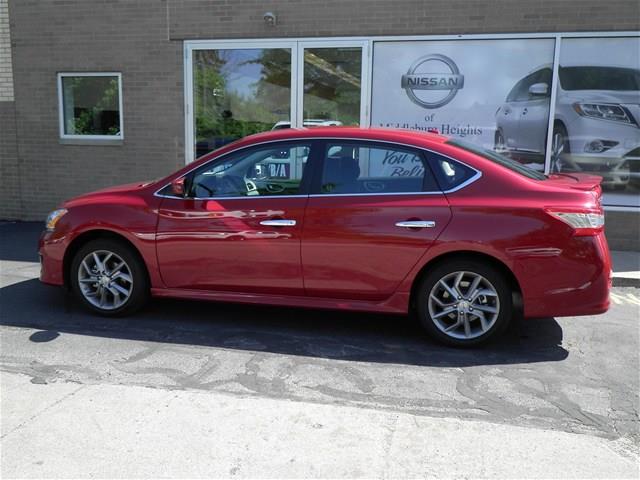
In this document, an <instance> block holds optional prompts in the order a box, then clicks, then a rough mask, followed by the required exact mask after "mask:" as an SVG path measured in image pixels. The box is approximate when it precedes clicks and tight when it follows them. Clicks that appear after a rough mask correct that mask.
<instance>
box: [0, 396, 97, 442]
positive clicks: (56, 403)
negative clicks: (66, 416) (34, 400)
mask: <svg viewBox="0 0 640 480" xmlns="http://www.w3.org/2000/svg"><path fill="white" fill-rule="evenodd" d="M85 387H86V385H80V386H79V387H78V388H76V389H75V390H74V391H72V392H69V393H67V394H66V395H63V396H62V397H60V398H59V399H58V400H56V401H55V402H53V403H52V404H50V405H48V406H46V407H45V408H43V409H42V410H40V411H39V412H37V413H35V414H33V415H32V416H30V417H29V418H28V419H26V420H24V421H23V422H20V423H19V424H18V425H16V426H15V427H14V428H13V429H11V430H10V431H8V432H6V433H4V434H2V436H0V439H5V438H6V437H8V436H9V435H11V434H12V433H13V432H15V431H17V430H19V429H21V428H22V427H24V426H25V425H27V424H28V423H31V422H32V421H34V420H35V419H36V418H38V417H40V416H41V415H42V414H44V413H46V412H48V411H49V410H51V409H52V408H53V407H55V406H57V405H59V404H60V403H62V402H64V401H65V400H67V399H69V398H71V397H73V396H74V395H75V394H76V393H78V392H79V391H80V390H82V389H83V388H85Z"/></svg>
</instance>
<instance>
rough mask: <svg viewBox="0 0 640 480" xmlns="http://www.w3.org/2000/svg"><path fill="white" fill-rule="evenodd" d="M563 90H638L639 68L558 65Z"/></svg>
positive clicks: (639, 80)
mask: <svg viewBox="0 0 640 480" xmlns="http://www.w3.org/2000/svg"><path fill="white" fill-rule="evenodd" d="M559 75H560V84H561V85H562V88H563V89H564V90H616V91H627V90H631V91H634V90H640V70H634V69H633V68H621V67H560V70H559Z"/></svg>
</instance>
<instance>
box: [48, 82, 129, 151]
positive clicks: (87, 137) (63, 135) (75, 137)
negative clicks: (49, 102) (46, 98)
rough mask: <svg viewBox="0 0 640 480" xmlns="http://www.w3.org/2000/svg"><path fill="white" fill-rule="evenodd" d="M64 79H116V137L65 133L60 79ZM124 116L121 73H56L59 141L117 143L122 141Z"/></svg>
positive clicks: (62, 92)
mask: <svg viewBox="0 0 640 480" xmlns="http://www.w3.org/2000/svg"><path fill="white" fill-rule="evenodd" d="M64 77H116V78H117V79H118V110H119V112H118V113H119V115H120V132H119V133H118V134H117V135H78V134H68V133H65V128H64V126H65V118H64V91H63V88H62V79H63V78H64ZM123 117H124V115H123V110H122V73H120V72H58V124H59V135H60V140H72V141H74V142H75V141H78V142H83V141H87V142H95V141H99V142H101V143H102V142H118V143H120V142H121V141H122V140H124V118H123Z"/></svg>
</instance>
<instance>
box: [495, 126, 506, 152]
mask: <svg viewBox="0 0 640 480" xmlns="http://www.w3.org/2000/svg"><path fill="white" fill-rule="evenodd" d="M493 150H494V151H495V152H498V153H502V154H504V153H506V151H507V147H506V145H505V143H504V134H503V133H502V130H497V131H496V135H495V138H494V141H493Z"/></svg>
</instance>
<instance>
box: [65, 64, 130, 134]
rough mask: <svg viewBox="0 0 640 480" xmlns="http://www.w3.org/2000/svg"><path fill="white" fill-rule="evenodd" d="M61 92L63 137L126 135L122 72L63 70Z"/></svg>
mask: <svg viewBox="0 0 640 480" xmlns="http://www.w3.org/2000/svg"><path fill="white" fill-rule="evenodd" d="M58 96H59V109H60V137H61V138H63V139H65V138H70V139H78V138H80V139H82V138H84V139H91V138H94V139H107V140H108V139H114V140H119V139H122V138H123V134H122V87H121V76H120V74H119V73H60V74H58Z"/></svg>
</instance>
